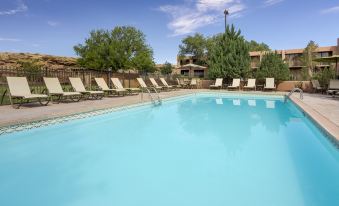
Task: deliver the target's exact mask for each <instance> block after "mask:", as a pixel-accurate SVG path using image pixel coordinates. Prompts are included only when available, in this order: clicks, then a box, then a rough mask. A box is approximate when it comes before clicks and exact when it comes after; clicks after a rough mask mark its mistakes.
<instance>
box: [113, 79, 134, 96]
mask: <svg viewBox="0 0 339 206" xmlns="http://www.w3.org/2000/svg"><path fill="white" fill-rule="evenodd" d="M111 81H112V83H113V85H114V87H115V88H116V89H119V90H122V91H124V90H125V91H128V92H129V93H130V94H132V93H137V92H140V91H141V90H140V88H124V87H123V86H122V84H121V82H120V80H119V79H118V78H111Z"/></svg>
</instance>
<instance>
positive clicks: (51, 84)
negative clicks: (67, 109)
mask: <svg viewBox="0 0 339 206" xmlns="http://www.w3.org/2000/svg"><path fill="white" fill-rule="evenodd" d="M44 82H45V85H46V87H47V91H48V95H49V96H50V97H51V99H52V100H53V97H57V101H56V102H57V103H60V101H61V99H62V98H63V97H64V98H65V99H67V98H69V99H71V100H72V101H74V102H78V101H80V99H81V97H82V94H81V93H80V92H64V90H63V89H62V87H61V84H60V82H59V79H58V78H56V77H44Z"/></svg>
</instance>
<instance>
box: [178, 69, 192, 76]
mask: <svg viewBox="0 0 339 206" xmlns="http://www.w3.org/2000/svg"><path fill="white" fill-rule="evenodd" d="M189 72H190V71H189V70H181V71H180V74H181V75H183V76H188V75H189Z"/></svg>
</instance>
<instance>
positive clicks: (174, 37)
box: [0, 0, 339, 63]
mask: <svg viewBox="0 0 339 206" xmlns="http://www.w3.org/2000/svg"><path fill="white" fill-rule="evenodd" d="M226 8H227V9H228V10H229V11H230V15H229V16H228V17H227V22H228V23H229V24H234V25H235V27H236V28H238V29H240V30H241V31H242V35H244V37H245V38H246V39H247V40H255V41H258V42H264V43H266V44H268V45H269V46H270V47H271V48H272V49H278V50H281V49H293V48H304V47H305V46H306V45H307V43H308V42H309V41H310V40H314V41H315V42H316V43H318V44H319V46H332V45H336V43H337V38H339V0H321V1H320V0H317V1H311V0H167V1H165V0H0V52H31V53H41V54H50V55H60V56H76V54H75V52H74V50H73V46H74V45H77V44H81V43H83V42H84V41H85V39H86V38H87V37H88V35H89V32H90V31H91V30H93V29H112V28H114V27H115V26H134V27H136V28H138V29H140V30H141V31H142V32H144V34H145V35H146V40H147V43H148V44H149V45H150V46H151V47H152V48H153V50H154V60H155V62H156V63H164V62H165V61H168V62H171V63H176V55H177V54H178V48H179V45H180V43H181V40H182V39H183V38H185V37H186V36H187V35H192V34H194V33H196V32H199V33H202V34H204V35H205V36H212V35H215V34H218V33H220V32H223V31H224V14H223V11H224V9H226Z"/></svg>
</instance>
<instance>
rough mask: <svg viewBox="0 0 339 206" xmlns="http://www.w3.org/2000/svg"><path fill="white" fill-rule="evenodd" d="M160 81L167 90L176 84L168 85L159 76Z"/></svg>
mask: <svg viewBox="0 0 339 206" xmlns="http://www.w3.org/2000/svg"><path fill="white" fill-rule="evenodd" d="M160 81H161V83H162V84H163V85H164V87H165V88H166V89H168V90H171V89H174V87H176V86H173V85H169V84H168V83H167V81H166V80H165V79H164V78H160Z"/></svg>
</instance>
